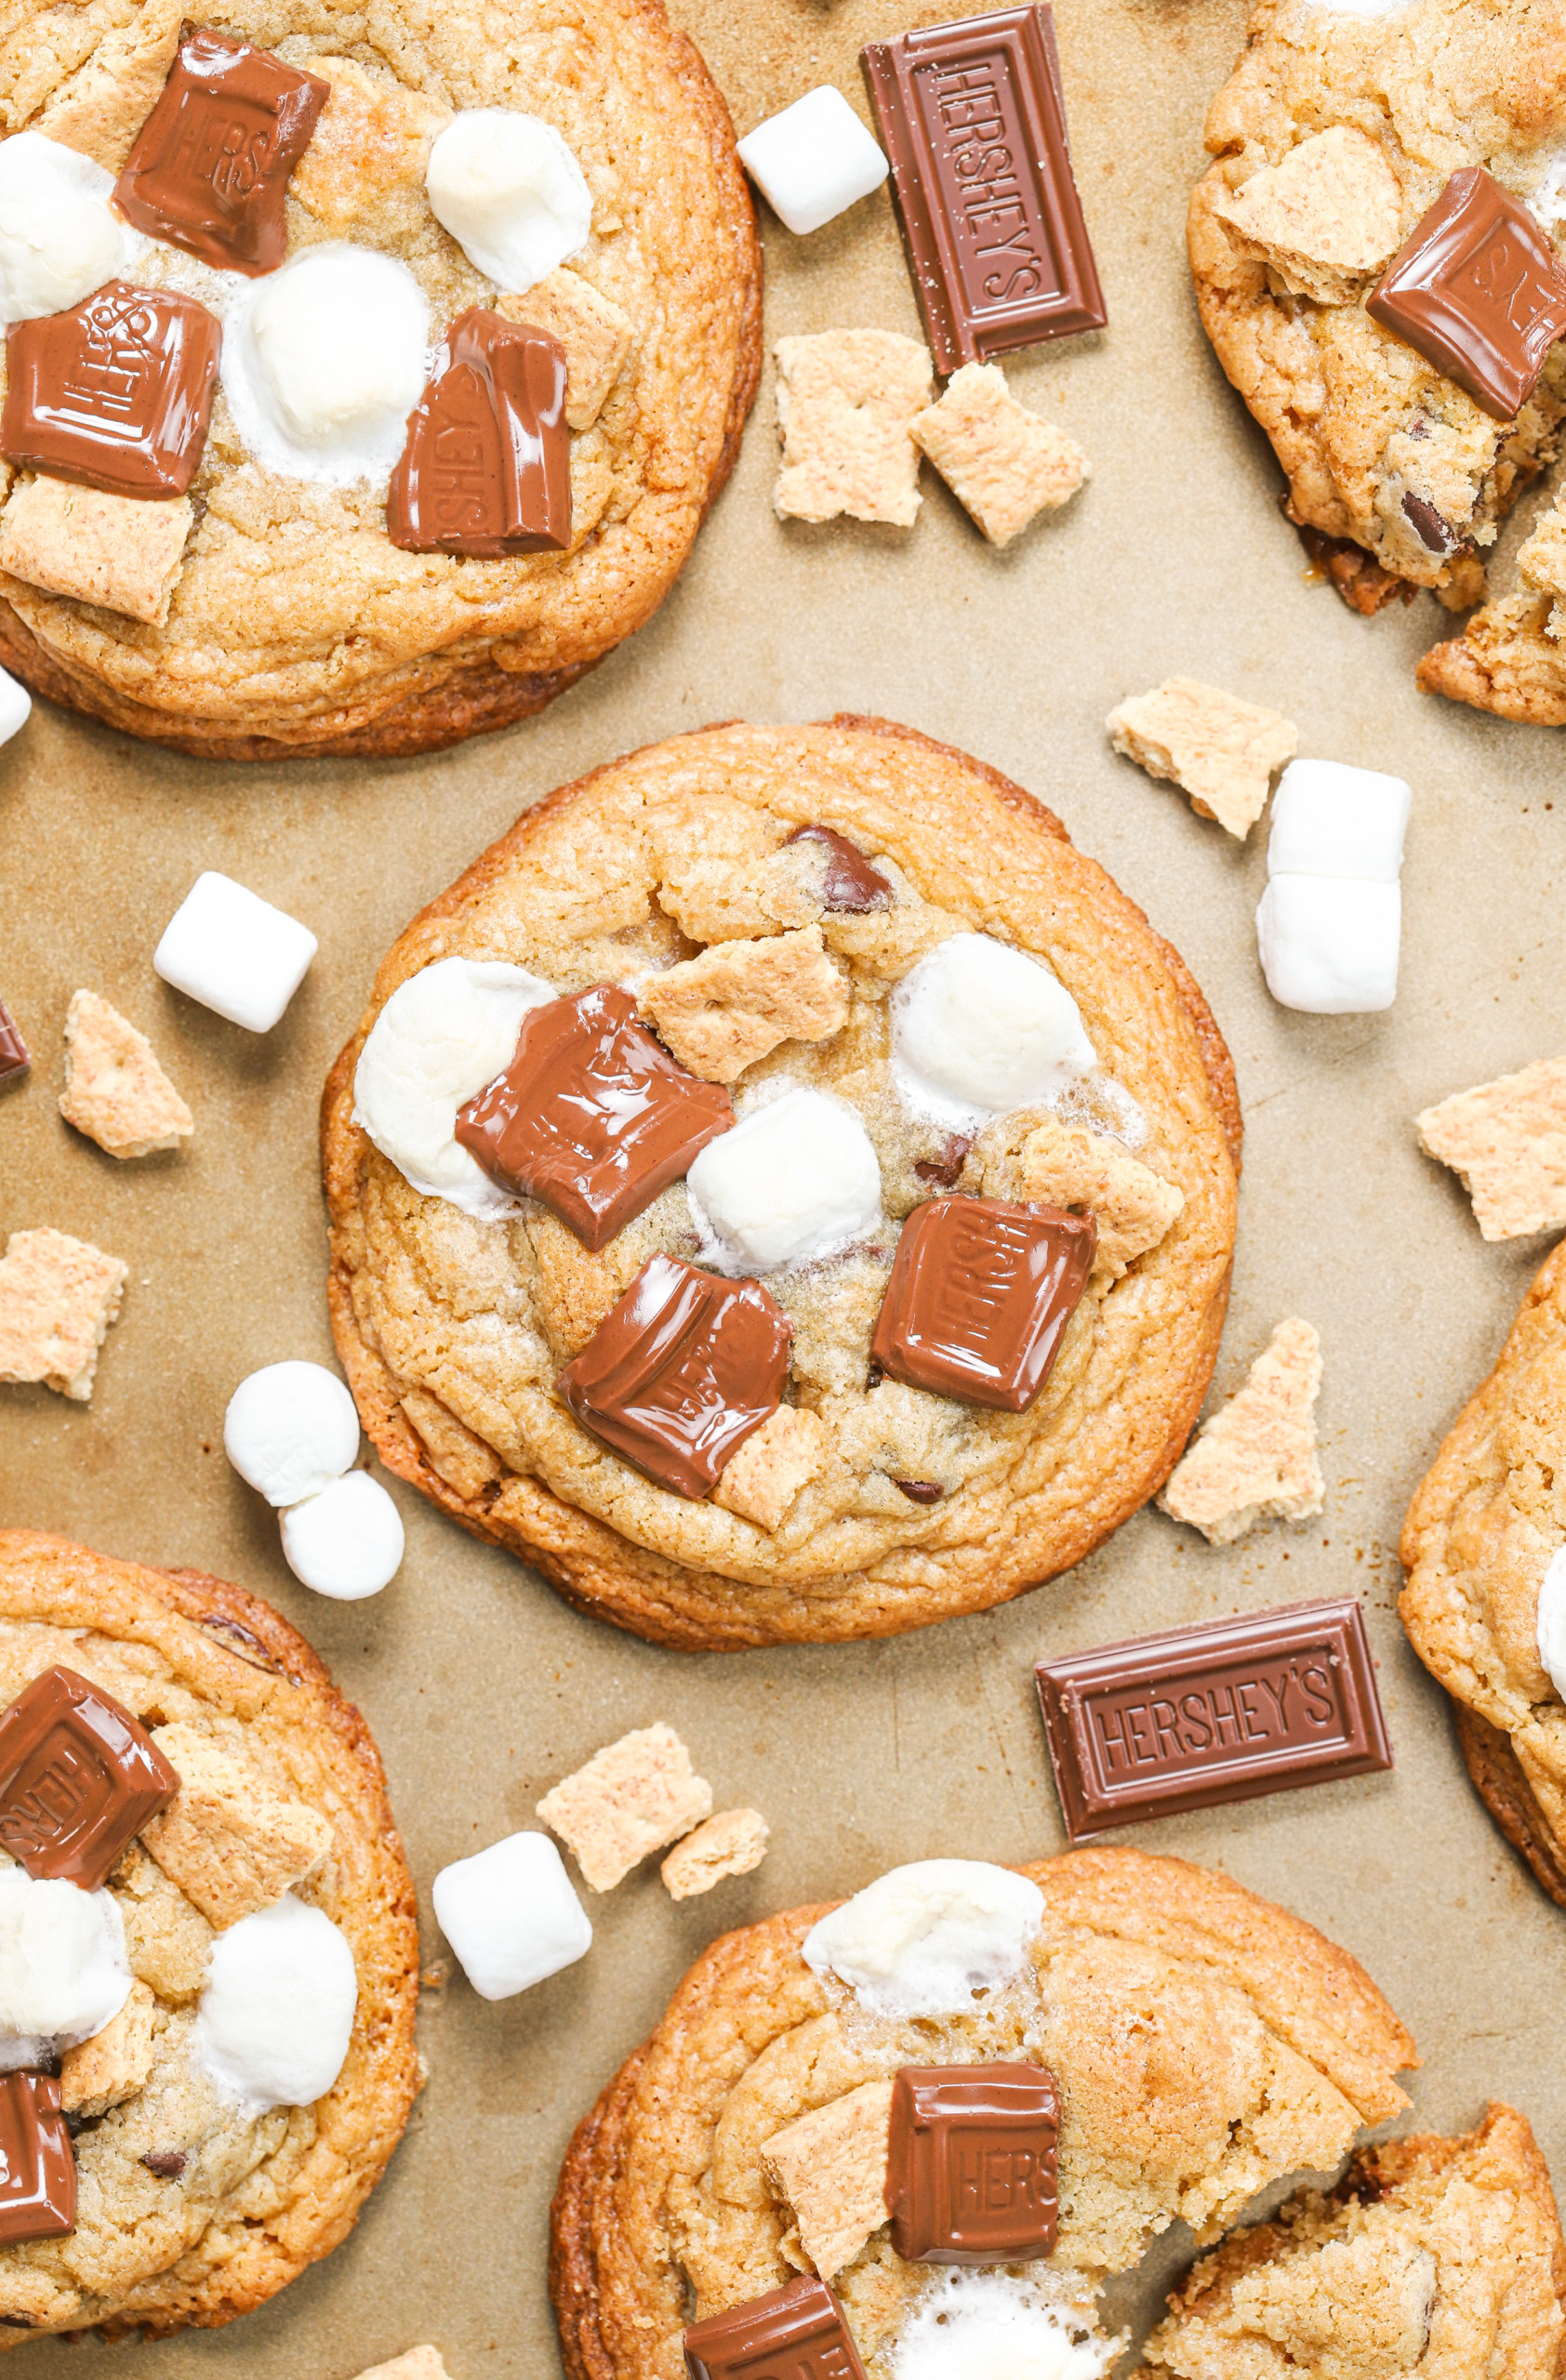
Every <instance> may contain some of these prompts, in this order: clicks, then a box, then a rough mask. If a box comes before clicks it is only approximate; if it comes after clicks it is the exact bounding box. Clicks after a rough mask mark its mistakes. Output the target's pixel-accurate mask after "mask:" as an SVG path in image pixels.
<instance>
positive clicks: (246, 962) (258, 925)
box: [153, 868, 320, 1033]
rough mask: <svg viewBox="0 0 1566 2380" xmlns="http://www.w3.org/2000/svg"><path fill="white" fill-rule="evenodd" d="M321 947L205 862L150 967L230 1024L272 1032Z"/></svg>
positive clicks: (293, 922)
mask: <svg viewBox="0 0 1566 2380" xmlns="http://www.w3.org/2000/svg"><path fill="white" fill-rule="evenodd" d="M319 948H320V945H319V944H318V943H317V941H316V939H315V936H314V935H313V934H312V932H311V931H310V928H309V927H308V926H301V925H300V923H299V919H297V918H290V917H288V916H287V915H286V914H285V911H283V910H282V909H274V908H273V907H272V903H271V902H270V901H263V900H262V899H261V897H260V895H259V893H251V892H249V891H247V890H246V887H245V886H244V885H243V884H236V883H235V882H234V880H233V879H232V876H219V874H218V873H217V871H216V870H215V869H213V868H206V869H205V870H204V871H203V873H202V874H201V875H200V876H198V877H197V878H196V880H195V882H194V883H193V884H192V887H191V889H190V891H189V892H188V893H186V895H185V897H184V899H183V900H182V901H181V902H180V904H179V907H178V908H177V909H176V910H175V912H174V915H173V916H172V918H170V919H169V921H168V923H167V925H166V927H165V928H164V931H163V939H162V940H161V942H160V943H159V944H158V946H157V948H156V949H155V950H154V951H153V972H154V973H156V974H159V975H161V976H162V977H163V980H164V982H165V983H166V984H172V985H173V986H174V988H175V990H176V991H177V992H184V993H185V994H186V995H187V996H188V998H191V999H192V1000H199V1001H200V1002H201V1005H202V1007H203V1008H209V1009H212V1010H214V1011H215V1012H216V1013H217V1014H218V1015H219V1016H226V1017H227V1019H228V1021H229V1023H230V1024H231V1025H244V1027H245V1029H246V1032H247V1033H270V1032H271V1031H272V1026H273V1025H275V1024H276V1023H277V1020H278V1018H279V1017H280V1016H281V1015H282V1013H283V1012H284V1010H285V1008H286V1007H287V1005H288V1002H289V1001H290V1000H291V999H292V998H293V997H294V994H295V993H296V992H297V991H298V990H299V985H301V984H302V983H303V981H304V975H305V970H306V968H307V967H308V966H309V965H310V962H311V960H312V959H313V958H314V956H315V953H316V951H317V950H318V949H319Z"/></svg>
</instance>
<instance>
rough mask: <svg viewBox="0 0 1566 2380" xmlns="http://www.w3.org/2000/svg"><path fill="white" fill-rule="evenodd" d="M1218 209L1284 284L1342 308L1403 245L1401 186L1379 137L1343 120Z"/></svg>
mask: <svg viewBox="0 0 1566 2380" xmlns="http://www.w3.org/2000/svg"><path fill="white" fill-rule="evenodd" d="M1214 214H1216V215H1219V216H1221V217H1222V218H1223V219H1224V220H1225V221H1226V222H1227V223H1231V224H1232V225H1233V226H1234V229H1235V230H1236V231H1238V232H1239V233H1240V235H1241V240H1242V241H1243V242H1244V244H1245V245H1246V247H1247V249H1248V250H1249V251H1250V252H1251V253H1252V255H1253V256H1254V257H1256V258H1260V259H1262V260H1263V261H1265V262H1266V263H1267V264H1268V265H1270V266H1271V268H1272V270H1273V271H1274V272H1275V273H1276V274H1277V275H1278V278H1279V280H1280V281H1281V283H1282V284H1283V286H1284V288H1285V289H1288V290H1292V291H1293V292H1294V295H1295V296H1296V297H1303V298H1315V299H1316V300H1317V301H1318V302H1319V303H1320V304H1321V305H1324V306H1339V305H1347V304H1350V303H1351V302H1352V301H1353V299H1354V298H1356V297H1357V296H1358V294H1359V290H1360V283H1361V281H1362V280H1363V279H1364V277H1365V275H1366V274H1367V273H1370V272H1374V270H1375V268H1376V266H1377V265H1381V264H1385V263H1386V261H1387V258H1388V257H1389V256H1390V255H1391V254H1392V251H1393V249H1394V248H1395V247H1396V246H1397V245H1398V236H1399V230H1400V223H1401V218H1402V192H1401V190H1400V187H1399V183H1398V178H1397V175H1396V174H1395V173H1394V172H1393V171H1392V168H1391V166H1390V165H1388V164H1387V158H1386V155H1385V154H1384V152H1383V151H1382V150H1381V148H1380V146H1379V145H1378V143H1377V142H1375V141H1374V140H1373V139H1370V137H1369V135H1368V134H1366V133H1363V132H1356V131H1354V130H1353V129H1352V128H1351V127H1350V126H1347V125H1341V124H1339V125H1334V126H1333V127H1332V129H1331V130H1330V131H1328V132H1313V133H1311V134H1310V135H1309V137H1308V138H1307V139H1304V140H1302V141H1301V142H1300V143H1299V145H1298V147H1297V148H1294V149H1291V150H1290V152H1289V153H1288V155H1287V156H1286V157H1284V158H1283V159H1282V160H1281V162H1280V163H1279V164H1278V165H1263V166H1262V167H1261V168H1260V170H1259V171H1258V172H1256V173H1254V174H1253V175H1252V176H1251V178H1250V179H1249V180H1248V181H1245V182H1242V183H1241V186H1240V188H1239V189H1238V190H1236V191H1231V192H1228V195H1227V196H1224V197H1221V198H1219V199H1216V200H1215V201H1214Z"/></svg>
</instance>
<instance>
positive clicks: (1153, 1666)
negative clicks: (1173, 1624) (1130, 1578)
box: [1038, 1597, 1392, 1843]
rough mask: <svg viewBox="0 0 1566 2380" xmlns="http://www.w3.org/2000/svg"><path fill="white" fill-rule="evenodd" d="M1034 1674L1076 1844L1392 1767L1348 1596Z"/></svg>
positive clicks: (1135, 1644)
mask: <svg viewBox="0 0 1566 2380" xmlns="http://www.w3.org/2000/svg"><path fill="white" fill-rule="evenodd" d="M1038 1681H1039V1700H1040V1702H1041V1704H1042V1708H1043V1714H1044V1733H1045V1736H1046V1738H1047V1739H1048V1743H1049V1753H1050V1760H1051V1762H1052V1764H1053V1765H1054V1768H1055V1784H1056V1787H1057V1788H1058V1791H1059V1793H1060V1806H1061V1810H1062V1813H1063V1814H1064V1817H1065V1819H1066V1831H1067V1833H1068V1835H1069V1836H1070V1838H1071V1841H1072V1842H1073V1843H1080V1842H1081V1841H1082V1839H1083V1838H1084V1837H1085V1836H1088V1835H1094V1834H1103V1833H1105V1832H1107V1831H1108V1830H1109V1829H1110V1828H1112V1827H1118V1826H1135V1825H1137V1824H1139V1823H1143V1822H1145V1821H1147V1820H1148V1819H1150V1818H1168V1817H1172V1816H1174V1815H1175V1813H1176V1812H1177V1811H1181V1810H1207V1809H1213V1808H1215V1807H1216V1806H1217V1805H1219V1804H1221V1803H1225V1802H1247V1801H1251V1800H1253V1799H1254V1797H1255V1796H1256V1795H1258V1794H1261V1793H1281V1792H1285V1791H1286V1790H1287V1789H1288V1788H1289V1787H1291V1786H1294V1785H1323V1784H1326V1783H1327V1782H1328V1780H1329V1779H1331V1778H1337V1777H1363V1776H1365V1775H1366V1774H1368V1773H1369V1772H1370V1771H1371V1770H1373V1769H1380V1768H1390V1767H1391V1765H1392V1750H1391V1746H1390V1744H1389V1743H1388V1741H1387V1724H1386V1721H1385V1720H1384V1719H1383V1717H1382V1714H1381V1699H1380V1697H1379V1695H1378V1694H1377V1692H1376V1687H1375V1673H1374V1669H1373V1668H1372V1665H1371V1657H1370V1646H1369V1645H1368V1643H1367V1642H1366V1638H1365V1627H1364V1620H1363V1619H1362V1617H1361V1615H1360V1607H1359V1605H1358V1604H1357V1603H1356V1602H1355V1601H1354V1600H1353V1599H1352V1597H1350V1598H1348V1599H1347V1600H1346V1601H1344V1602H1342V1603H1315V1604H1293V1605H1290V1606H1288V1607H1286V1608H1284V1609H1282V1610H1280V1611H1254V1612H1248V1613H1245V1614H1243V1615H1241V1617H1239V1618H1237V1619H1233V1620H1213V1621H1211V1622H1209V1623H1207V1624H1206V1625H1204V1626H1201V1627H1199V1628H1177V1629H1175V1630H1173V1631H1172V1632H1171V1633H1169V1634H1167V1635H1161V1636H1141V1637H1136V1638H1135V1639H1133V1640H1132V1641H1131V1642H1129V1643H1126V1644H1121V1645H1101V1646H1098V1647H1097V1649H1096V1650H1095V1651H1093V1652H1089V1653H1073V1654H1070V1655H1068V1657H1067V1658H1066V1659H1062V1660H1058V1661H1041V1662H1040V1663H1039V1664H1038Z"/></svg>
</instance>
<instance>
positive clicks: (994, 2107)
mask: <svg viewBox="0 0 1566 2380" xmlns="http://www.w3.org/2000/svg"><path fill="white" fill-rule="evenodd" d="M1059 2137H1060V2100H1059V2096H1058V2095H1057V2093H1056V2091H1055V2077H1054V2075H1053V2074H1051V2072H1050V2070H1049V2069H1048V2068H1047V2067H1044V2066H1009V2065H998V2066H904V2067H901V2068H899V2069H898V2072H897V2075H896V2080H895V2081H894V2083H893V2085H892V2117H891V2125H890V2129H889V2132H888V2135H887V2169H886V2204H887V2208H888V2210H889V2212H890V2214H891V2216H892V2245H893V2246H894V2248H896V2252H897V2254H898V2255H899V2256H901V2257H902V2258H903V2259H904V2261H905V2262H906V2263H909V2264H928V2265H1005V2264H1018V2263H1021V2262H1023V2261H1024V2260H1026V2259H1027V2258H1028V2257H1030V2256H1047V2255H1049V2254H1051V2253H1052V2251H1053V2249H1054V2247H1055V2228H1056V2224H1057V2222H1058V2215H1059V2210H1058V2205H1057V2201H1056V2193H1055V2151H1056V2147H1057V2144H1058V2142H1059Z"/></svg>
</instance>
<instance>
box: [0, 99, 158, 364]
mask: <svg viewBox="0 0 1566 2380" xmlns="http://www.w3.org/2000/svg"><path fill="white" fill-rule="evenodd" d="M113 187H114V177H113V174H111V173H108V172H106V171H105V169H104V167H103V166H101V165H94V163H93V161H92V159H91V158H90V157H84V156H82V155H80V154H79V152H77V151H76V150H74V149H67V148H65V147H64V146H63V145H62V144H61V143H60V141H58V140H50V139H46V137H45V135H44V134H43V133H41V132H16V133H13V134H12V136H11V138H10V139H8V140H0V322H5V323H24V322H28V321H31V320H32V319H33V317H34V316H36V315H39V314H60V313H63V312H64V311H65V309H66V308H67V307H68V306H74V305H77V304H78V303H79V302H80V301H81V299H82V298H89V297H90V296H91V295H92V292H93V291H94V290H95V289H101V288H102V286H103V284H104V283H105V282H106V281H113V279H114V278H115V276H116V275H117V274H119V273H123V272H126V271H129V269H130V267H131V266H132V264H134V262H135V261H136V258H138V257H139V255H140V253H141V251H142V249H143V248H144V247H145V246H146V245H147V244H146V242H145V241H144V240H142V239H140V238H139V236H138V235H137V234H136V233H135V232H134V231H132V230H131V228H130V226H129V224H128V223H126V222H123V221H122V220H121V218H120V217H119V216H117V215H116V214H115V213H114V211H113V208H112V207H111V206H110V205H109V193H110V192H111V191H112V190H113Z"/></svg>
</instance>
